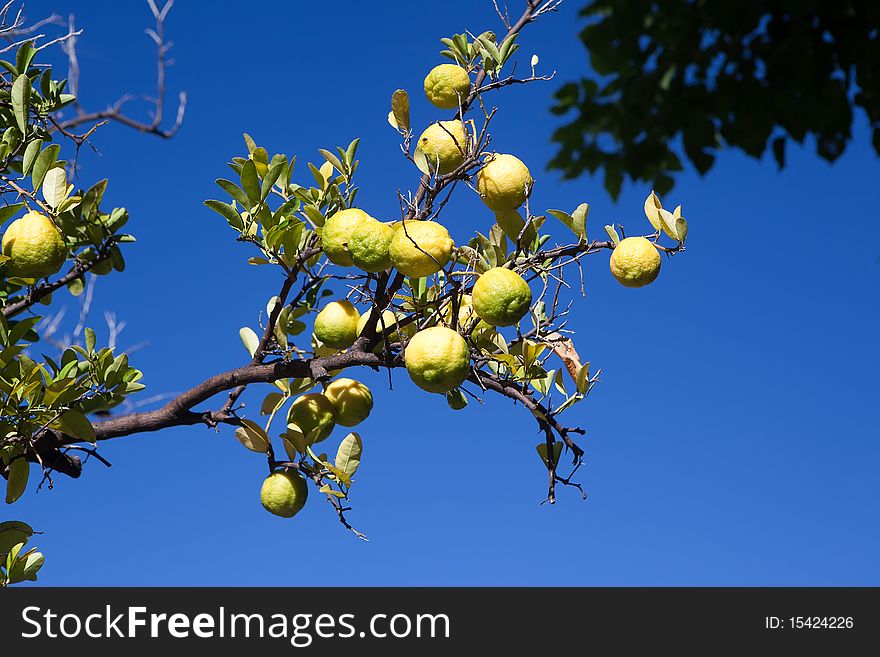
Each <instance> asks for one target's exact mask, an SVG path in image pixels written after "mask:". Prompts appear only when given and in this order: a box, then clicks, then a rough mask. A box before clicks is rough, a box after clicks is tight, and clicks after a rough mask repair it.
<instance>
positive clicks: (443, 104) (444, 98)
mask: <svg viewBox="0 0 880 657" xmlns="http://www.w3.org/2000/svg"><path fill="white" fill-rule="evenodd" d="M470 91H471V79H470V77H469V76H468V73H467V71H466V70H464V69H463V68H462V67H461V66H458V65H456V64H440V65H439V66H435V67H434V68H432V69H431V71H430V73H428V75H427V77H425V96H427V97H428V100H429V101H431V103H432V104H433V105H434V107H439V108H440V109H457V108H458V106H459V105H460V104H461V103H463V102H464V101H465V99H466V98H467V97H468V94H469V93H470Z"/></svg>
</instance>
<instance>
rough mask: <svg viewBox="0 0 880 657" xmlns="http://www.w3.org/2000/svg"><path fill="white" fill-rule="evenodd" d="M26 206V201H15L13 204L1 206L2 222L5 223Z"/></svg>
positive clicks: (0, 217) (0, 220)
mask: <svg viewBox="0 0 880 657" xmlns="http://www.w3.org/2000/svg"><path fill="white" fill-rule="evenodd" d="M23 207H24V203H13V204H12V205H5V206H3V207H0V224H2V223H4V222H5V221H6V220H7V219H9V218H10V217H12V216H13V215H15V214H17V213H18V211H19V210H21V209H22V208H23Z"/></svg>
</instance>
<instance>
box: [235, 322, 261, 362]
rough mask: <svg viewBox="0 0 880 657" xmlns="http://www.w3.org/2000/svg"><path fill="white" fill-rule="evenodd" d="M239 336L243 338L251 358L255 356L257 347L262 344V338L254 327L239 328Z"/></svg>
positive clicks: (242, 340)
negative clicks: (255, 331)
mask: <svg viewBox="0 0 880 657" xmlns="http://www.w3.org/2000/svg"><path fill="white" fill-rule="evenodd" d="M238 336H239V337H240V338H241V342H242V344H243V345H244V348H245V349H247V351H248V353H249V354H250V356H251V358H253V357H254V354H255V353H257V348H258V347H259V346H260V338H258V337H257V334H256V333H254V330H253V329H252V328H249V327H247V326H243V327H241V328H240V329H239V330H238Z"/></svg>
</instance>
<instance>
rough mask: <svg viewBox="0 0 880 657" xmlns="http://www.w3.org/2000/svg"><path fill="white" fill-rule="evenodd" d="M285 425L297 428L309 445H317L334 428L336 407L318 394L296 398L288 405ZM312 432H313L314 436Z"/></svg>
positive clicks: (313, 393) (312, 393)
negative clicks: (292, 425)
mask: <svg viewBox="0 0 880 657" xmlns="http://www.w3.org/2000/svg"><path fill="white" fill-rule="evenodd" d="M287 423H288V424H295V425H296V426H297V427H299V430H300V431H301V432H302V435H303V436H305V438H306V442H307V443H308V444H309V445H311V444H313V443H319V442H321V441H322V440H324V439H325V438H326V437H327V436H329V435H330V433H331V432H332V431H333V427H334V426H336V407H335V406H333V402H331V401H330V400H329V399H327V398H326V397H325V396H324V395H322V394H321V393H320V392H311V393H309V394H307V395H302V396H301V397H298V398H297V399H296V400H295V401H294V402H293V404H291V405H290V411H288V413H287ZM312 432H315V434H314V436H313V435H312Z"/></svg>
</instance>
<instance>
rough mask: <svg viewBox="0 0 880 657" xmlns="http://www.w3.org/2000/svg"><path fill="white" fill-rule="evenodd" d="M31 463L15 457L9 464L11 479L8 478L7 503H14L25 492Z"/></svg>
mask: <svg viewBox="0 0 880 657" xmlns="http://www.w3.org/2000/svg"><path fill="white" fill-rule="evenodd" d="M30 471H31V468H30V465H29V464H28V462H27V461H26V460H25V459H23V458H19V459H15V460H14V461H13V462H12V464H11V465H10V466H9V479H7V480H6V503H7V504H12V503H13V502H15V501H16V500H18V498H20V497H21V496H22V494H23V493H24V489H25V488H27V482H28V476H29V475H30Z"/></svg>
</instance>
